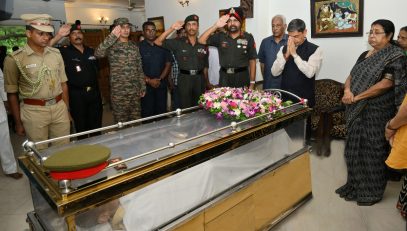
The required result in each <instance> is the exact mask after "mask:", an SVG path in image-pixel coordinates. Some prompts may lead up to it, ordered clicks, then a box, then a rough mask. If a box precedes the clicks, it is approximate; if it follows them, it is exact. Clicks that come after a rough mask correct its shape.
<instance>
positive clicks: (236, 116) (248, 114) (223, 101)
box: [198, 87, 286, 120]
mask: <svg viewBox="0 0 407 231" xmlns="http://www.w3.org/2000/svg"><path fill="white" fill-rule="evenodd" d="M198 103H199V106H200V107H202V108H204V109H205V110H207V111H209V112H210V113H212V114H215V115H216V118H217V119H223V118H226V119H231V120H245V119H248V118H252V117H255V116H259V115H261V114H264V113H269V112H276V110H278V109H282V108H284V105H286V104H283V102H282V100H281V99H280V98H279V97H277V96H275V95H274V94H273V93H272V92H267V91H258V90H251V89H247V88H231V87H221V88H214V89H212V90H209V91H207V92H205V93H204V94H203V95H201V96H200V98H199V102H198ZM278 113H279V114H281V113H280V112H278Z"/></svg>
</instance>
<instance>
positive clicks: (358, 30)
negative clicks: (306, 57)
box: [311, 0, 363, 38]
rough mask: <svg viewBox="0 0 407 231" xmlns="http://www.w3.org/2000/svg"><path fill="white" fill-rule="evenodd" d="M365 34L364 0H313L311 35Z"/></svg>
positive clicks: (353, 35) (341, 35)
mask: <svg viewBox="0 0 407 231" xmlns="http://www.w3.org/2000/svg"><path fill="white" fill-rule="evenodd" d="M361 36H363V0H311V37H312V38H330V37H361Z"/></svg>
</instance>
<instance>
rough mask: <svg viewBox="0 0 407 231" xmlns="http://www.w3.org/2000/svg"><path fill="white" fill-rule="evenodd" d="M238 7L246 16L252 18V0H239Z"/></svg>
mask: <svg viewBox="0 0 407 231" xmlns="http://www.w3.org/2000/svg"><path fill="white" fill-rule="evenodd" d="M240 7H242V9H243V13H244V16H245V17H246V18H253V0H240Z"/></svg>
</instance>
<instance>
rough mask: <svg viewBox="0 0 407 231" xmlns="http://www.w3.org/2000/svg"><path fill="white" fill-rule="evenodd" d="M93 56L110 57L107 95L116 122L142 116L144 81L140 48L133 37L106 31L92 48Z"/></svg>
mask: <svg viewBox="0 0 407 231" xmlns="http://www.w3.org/2000/svg"><path fill="white" fill-rule="evenodd" d="M95 56H96V57H98V58H101V57H105V56H107V58H108V59H109V64H110V98H111V106H112V113H113V117H114V120H115V122H126V121H131V120H136V119H139V118H141V115H140V111H141V106H140V93H141V92H145V89H146V85H145V82H144V74H143V68H142V63H141V56H140V52H139V48H138V46H137V45H136V43H134V42H133V41H129V42H120V41H118V37H116V36H115V35H114V34H109V36H107V37H106V39H105V40H104V41H103V42H102V43H101V44H100V45H99V47H98V48H96V50H95Z"/></svg>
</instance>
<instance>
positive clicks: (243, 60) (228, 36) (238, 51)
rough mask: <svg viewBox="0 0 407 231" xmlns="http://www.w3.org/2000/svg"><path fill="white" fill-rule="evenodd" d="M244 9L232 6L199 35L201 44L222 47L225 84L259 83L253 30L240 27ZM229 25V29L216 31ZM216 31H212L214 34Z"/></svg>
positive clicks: (222, 81) (220, 72)
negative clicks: (245, 30)
mask: <svg viewBox="0 0 407 231" xmlns="http://www.w3.org/2000/svg"><path fill="white" fill-rule="evenodd" d="M242 21H243V10H242V9H241V8H240V7H232V8H230V10H229V13H228V14H226V15H224V16H222V17H221V18H220V19H219V20H218V21H217V22H216V23H215V24H214V25H213V26H212V27H210V28H209V29H208V30H206V31H205V32H204V33H203V34H202V36H201V37H200V38H199V42H200V43H202V44H208V45H210V46H215V47H217V48H218V51H219V61H220V65H221V68H220V71H219V74H220V77H219V85H220V86H222V87H250V88H251V89H253V88H254V84H255V83H256V82H255V81H256V59H257V52H256V44H255V42H254V38H253V36H252V35H251V34H249V33H247V32H243V31H242V30H241V26H242ZM225 25H226V29H227V31H226V32H220V33H216V34H213V33H214V32H215V31H216V30H217V29H219V28H223V27H224V26H225ZM211 34H213V35H211Z"/></svg>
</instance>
